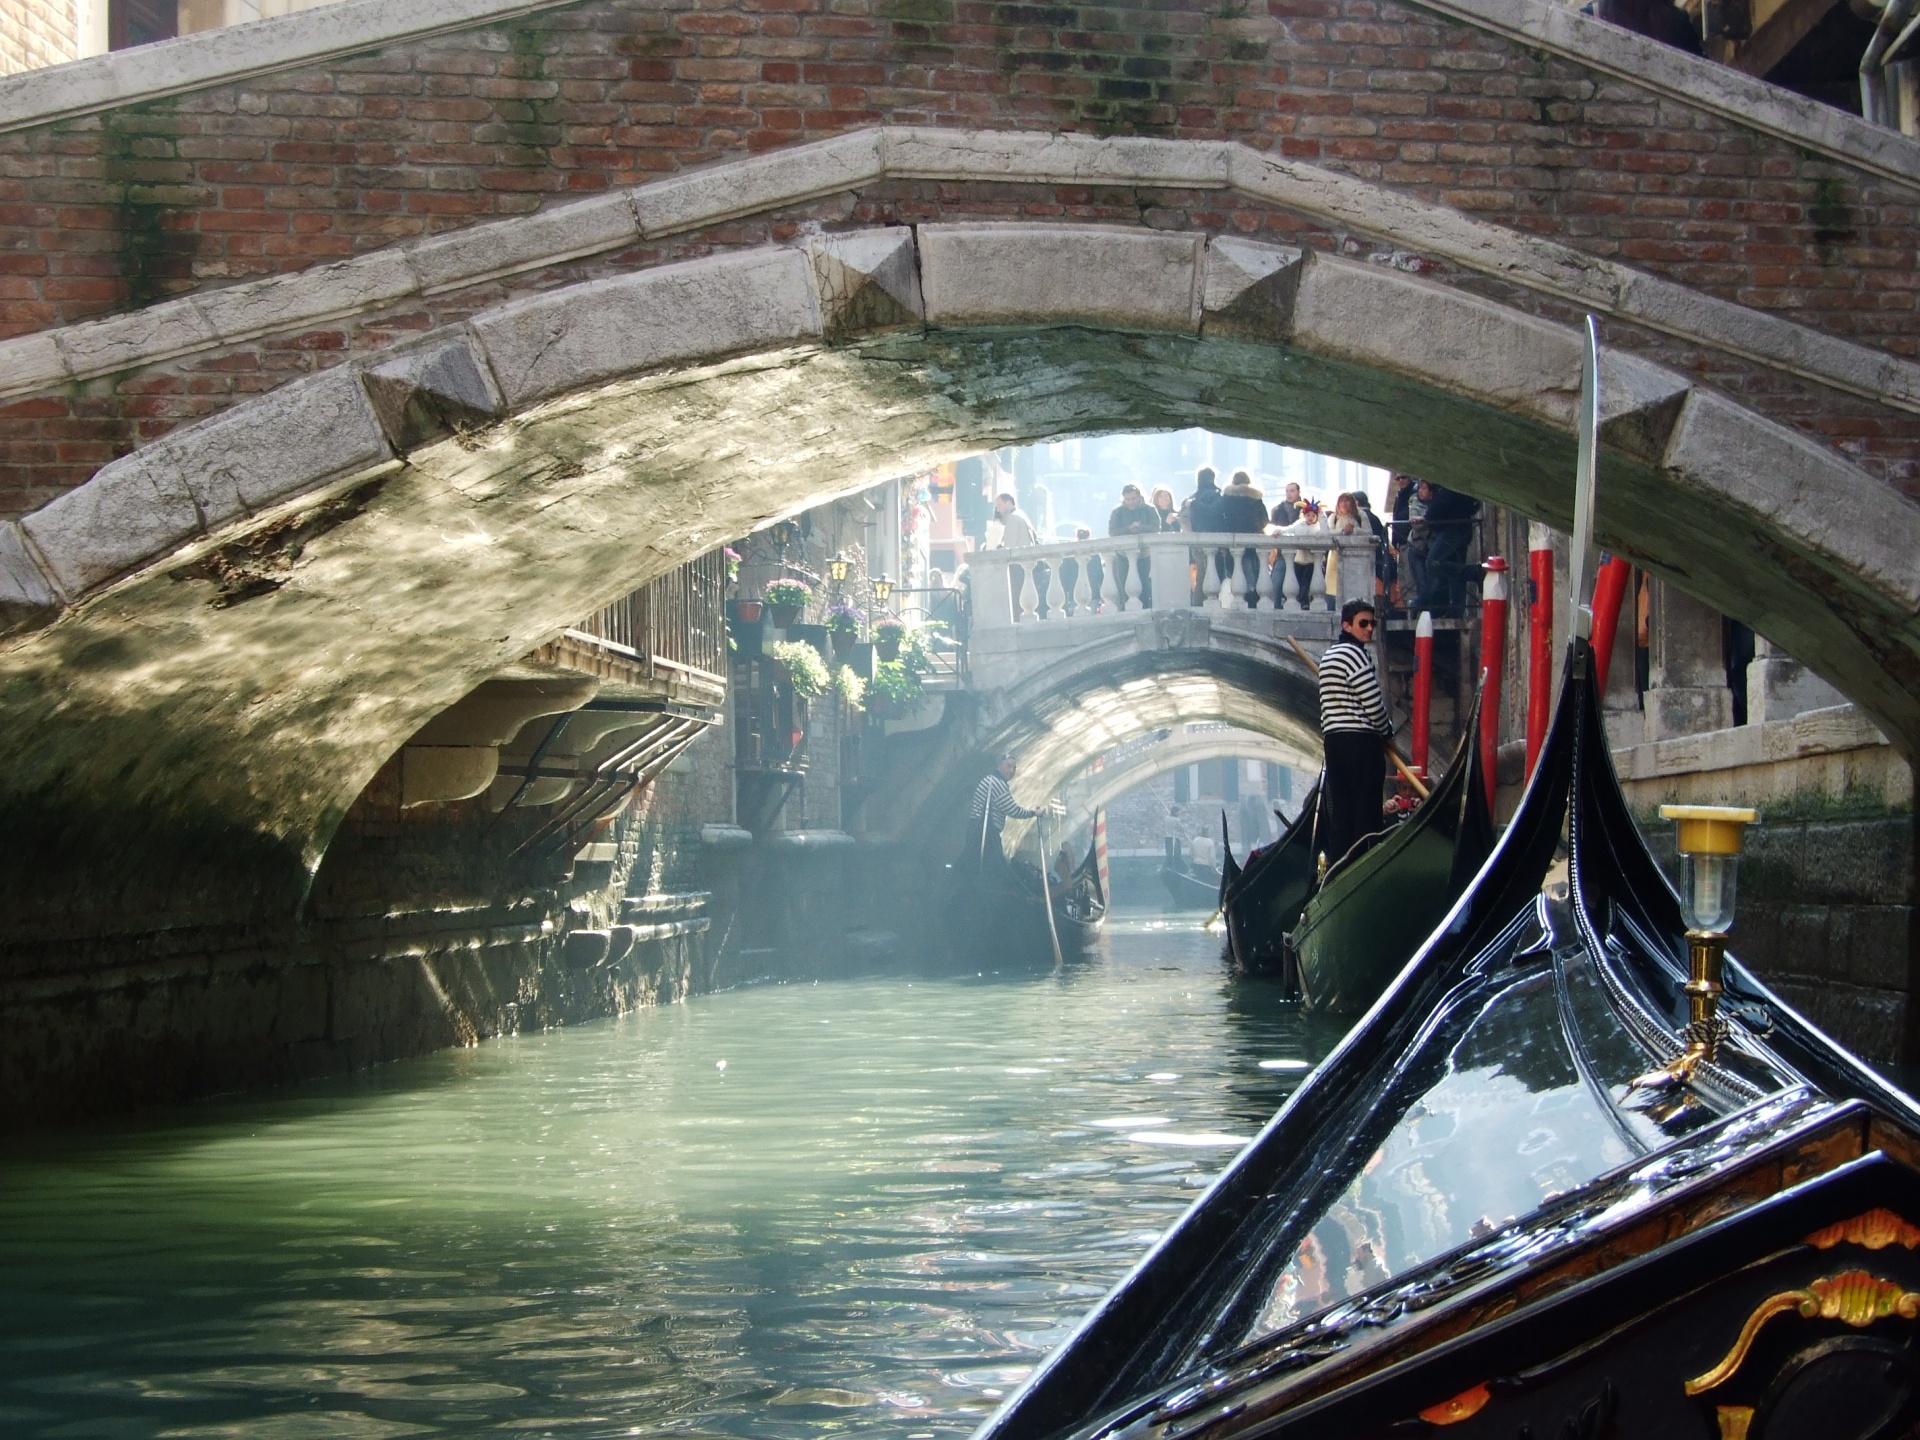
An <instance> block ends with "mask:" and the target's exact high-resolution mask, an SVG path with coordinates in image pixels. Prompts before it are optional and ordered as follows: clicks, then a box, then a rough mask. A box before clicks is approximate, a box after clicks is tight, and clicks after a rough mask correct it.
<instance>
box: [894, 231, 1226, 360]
mask: <svg viewBox="0 0 1920 1440" xmlns="http://www.w3.org/2000/svg"><path fill="white" fill-rule="evenodd" d="M919 235H920V273H921V291H922V293H923V294H924V295H925V297H926V304H927V323H928V324H929V325H933V326H938V327H946V328H957V327H960V326H969V325H1106V326H1112V327H1115V328H1118V329H1125V330H1172V331H1179V332H1184V333H1187V334H1197V333H1198V331H1199V327H1200V298H1201V279H1202V276H1203V273H1204V268H1203V265H1202V259H1203V256H1204V254H1205V244H1206V241H1205V237H1203V236H1199V235H1172V234H1166V233H1163V232H1160V231H1153V230H1129V229H1126V228H1123V227H1121V226H1107V225H1036V224H994V223H989V224H978V225H925V226H922V227H921V228H920V232H919Z"/></svg>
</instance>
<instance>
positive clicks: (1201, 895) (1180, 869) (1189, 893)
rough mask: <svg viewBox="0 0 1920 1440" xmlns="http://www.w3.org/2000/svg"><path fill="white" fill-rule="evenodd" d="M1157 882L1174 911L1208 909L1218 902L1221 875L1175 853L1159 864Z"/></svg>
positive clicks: (1211, 868) (1206, 866)
mask: <svg viewBox="0 0 1920 1440" xmlns="http://www.w3.org/2000/svg"><path fill="white" fill-rule="evenodd" d="M1168 843H1169V844H1172V843H1173V842H1171V841H1169V842H1168ZM1160 883H1161V884H1162V885H1164V886H1165V887H1166V890H1167V899H1168V900H1170V901H1171V902H1172V903H1173V908H1174V909H1176V910H1211V909H1213V908H1214V906H1215V905H1216V904H1217V903H1218V902H1219V899H1220V887H1221V872H1220V871H1218V870H1216V869H1214V868H1213V867H1212V866H1211V865H1203V864H1201V863H1200V861H1198V860H1196V859H1190V858H1188V857H1186V856H1183V855H1180V854H1178V853H1173V854H1169V855H1168V856H1167V857H1166V858H1165V859H1164V860H1162V861H1161V862H1160Z"/></svg>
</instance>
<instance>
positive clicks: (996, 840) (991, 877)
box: [968, 755, 1040, 890]
mask: <svg viewBox="0 0 1920 1440" xmlns="http://www.w3.org/2000/svg"><path fill="white" fill-rule="evenodd" d="M1016 768H1017V762H1016V761H1015V760H1014V758H1013V756H1011V755H1002V756H1001V757H1000V760H999V763H998V764H996V765H995V766H994V767H993V769H991V770H989V771H988V772H987V773H986V774H985V775H983V776H981V777H980V783H979V784H978V785H976V786H975V787H974V790H973V804H972V805H971V806H969V807H968V814H969V815H971V816H972V818H973V829H972V832H971V833H972V834H973V835H974V836H975V838H976V840H977V842H978V846H979V848H978V850H977V852H976V861H975V863H976V864H977V866H978V873H979V876H980V885H981V888H982V889H987V890H1004V889H1006V888H1007V887H1008V883H1009V882H1008V877H1007V852H1006V851H1005V850H1003V849H1002V848H1001V845H1000V832H1001V831H1002V830H1004V829H1006V828H1007V821H1009V820H1032V819H1034V818H1035V817H1037V816H1038V815H1039V813H1040V812H1039V811H1038V810H1029V809H1027V807H1026V806H1024V805H1022V804H1021V803H1020V802H1019V801H1018V800H1015V799H1014V798H1013V786H1012V785H1011V783H1010V782H1011V781H1012V779H1013V776H1014V771H1015V770H1016Z"/></svg>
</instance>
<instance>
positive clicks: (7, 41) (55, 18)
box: [0, 0, 80, 75]
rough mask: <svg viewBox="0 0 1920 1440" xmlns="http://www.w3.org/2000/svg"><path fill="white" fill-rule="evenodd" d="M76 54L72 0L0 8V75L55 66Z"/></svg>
mask: <svg viewBox="0 0 1920 1440" xmlns="http://www.w3.org/2000/svg"><path fill="white" fill-rule="evenodd" d="M79 53H80V48H79V26H78V21H77V20H76V18H75V15H74V0H6V4H5V5H0V75H17V74H19V73H20V71H22V70H38V69H39V68H40V67H41V66H43V65H58V64H59V63H60V62H61V61H62V60H71V59H73V58H74V57H75V56H76V55H78V54H79Z"/></svg>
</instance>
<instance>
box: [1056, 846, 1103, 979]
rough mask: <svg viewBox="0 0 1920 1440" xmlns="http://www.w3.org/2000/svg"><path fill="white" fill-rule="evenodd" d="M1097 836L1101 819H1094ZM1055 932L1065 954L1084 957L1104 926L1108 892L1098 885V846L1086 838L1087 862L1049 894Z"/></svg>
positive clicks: (1083, 861) (1081, 864)
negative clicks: (1082, 955)
mask: <svg viewBox="0 0 1920 1440" xmlns="http://www.w3.org/2000/svg"><path fill="white" fill-rule="evenodd" d="M1099 833H1100V817H1099V816H1098V815H1096V816H1095V817H1094V824H1093V835H1094V836H1095V837H1097V836H1098V835H1099ZM1052 900H1053V916H1054V922H1053V923H1054V928H1055V930H1056V932H1057V933H1058V934H1059V936H1060V947H1061V949H1062V950H1063V951H1065V952H1066V953H1068V954H1085V953H1086V952H1087V951H1089V950H1091V949H1092V948H1093V947H1094V946H1095V945H1096V944H1098V943H1099V940H1100V931H1101V929H1102V928H1103V927H1104V926H1105V925H1106V923H1107V891H1106V887H1105V886H1104V885H1102V884H1101V883H1100V845H1099V841H1098V839H1097V838H1093V837H1089V839H1088V841H1087V854H1086V858H1085V859H1083V860H1081V862H1080V863H1079V864H1078V865H1076V866H1075V867H1074V869H1073V873H1072V874H1071V875H1069V876H1068V877H1067V878H1066V880H1065V881H1064V882H1063V883H1062V884H1060V885H1059V886H1058V887H1057V888H1055V889H1054V890H1053V892H1052Z"/></svg>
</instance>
